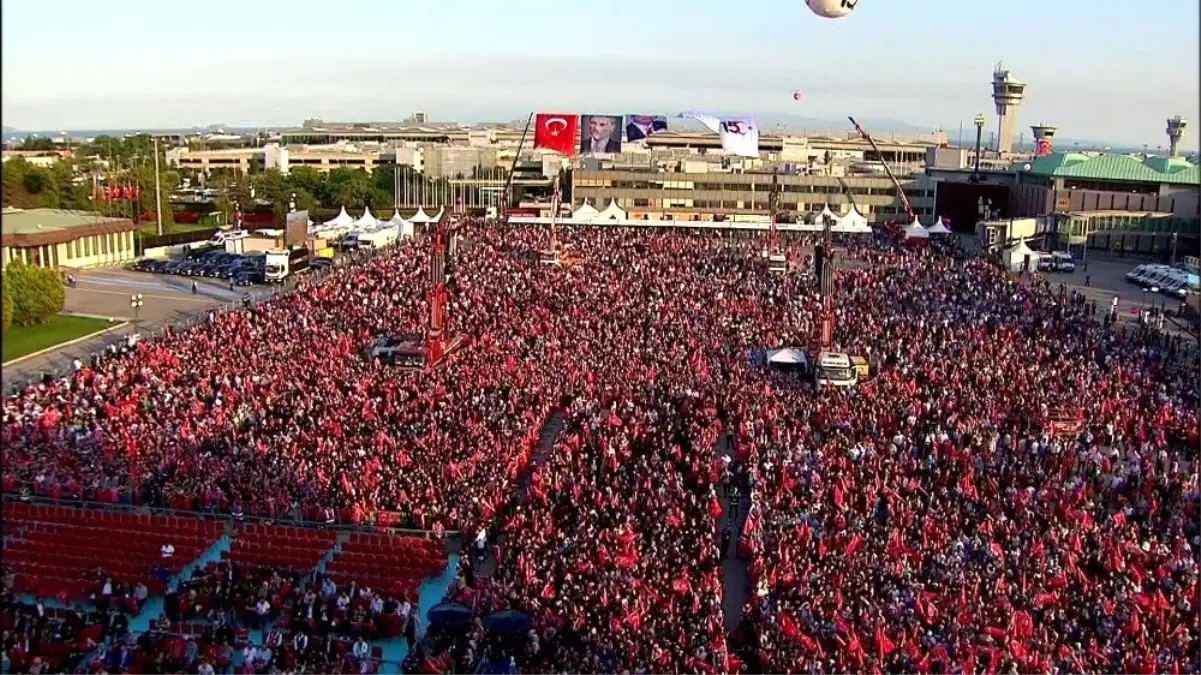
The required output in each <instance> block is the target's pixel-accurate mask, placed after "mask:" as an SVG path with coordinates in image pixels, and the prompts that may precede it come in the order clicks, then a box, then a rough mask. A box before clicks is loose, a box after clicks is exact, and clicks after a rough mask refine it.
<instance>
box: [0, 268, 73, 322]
mask: <svg viewBox="0 0 1201 675" xmlns="http://www.w3.org/2000/svg"><path fill="white" fill-rule="evenodd" d="M0 284H3V294H2V296H3V305H4V307H3V309H4V314H3V321H4V323H3V329H4V331H6V332H7V331H8V329H9V327H10V326H12V325H13V324H14V323H15V324H17V325H18V326H29V325H32V324H35V323H43V322H44V321H46V320H47V319H49V318H50V317H52V316H54V315H56V314H58V313H59V312H61V311H63V306H64V305H65V304H66V302H67V292H66V289H64V288H63V280H62V278H61V277H60V276H59V274H58V272H56V271H54V270H52V269H49V268H45V267H36V266H33V265H26V264H25V263H24V262H23V261H21V260H15V261H13V262H12V263H10V264H9V265H8V267H6V268H5V269H4V274H3V280H2V281H0Z"/></svg>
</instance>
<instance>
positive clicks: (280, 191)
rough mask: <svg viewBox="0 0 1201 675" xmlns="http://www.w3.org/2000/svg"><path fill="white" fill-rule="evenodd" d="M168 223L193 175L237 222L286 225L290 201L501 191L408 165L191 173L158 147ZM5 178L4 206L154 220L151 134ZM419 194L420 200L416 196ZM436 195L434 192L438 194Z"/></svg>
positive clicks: (477, 198)
mask: <svg viewBox="0 0 1201 675" xmlns="http://www.w3.org/2000/svg"><path fill="white" fill-rule="evenodd" d="M39 141H41V142H42V143H41V144H40V145H46V143H48V142H49V141H48V139H28V140H27V143H26V144H27V145H28V146H29V148H30V149H40V145H39ZM159 164H160V167H161V173H160V181H159V182H160V185H161V189H162V204H163V220H164V224H165V225H167V226H170V225H171V224H172V222H173V219H172V209H171V208H170V200H169V198H170V195H171V194H173V193H174V192H175V191H176V190H177V189H178V188H179V187H180V186H181V185H182V184H183V183H184V181H185V180H187V181H188V182H189V183H190V184H192V185H201V184H203V185H205V186H208V187H215V188H217V189H218V191H219V194H220V195H221V196H220V198H219V199H218V203H217V204H216V205H215V209H216V210H217V211H220V212H221V213H223V214H224V215H225V219H224V222H231V219H232V217H233V213H234V211H235V210H237V209H239V208H240V209H241V210H242V211H244V212H248V211H261V210H262V209H264V208H267V207H269V208H271V209H272V210H273V211H274V212H275V215H276V218H277V220H278V221H280V222H282V221H283V219H284V214H286V213H287V211H288V210H289V205H290V203H293V202H294V203H295V206H296V208H297V209H307V210H310V211H314V210H323V209H336V208H338V207H340V206H345V207H347V208H349V209H362V208H364V207H370V208H371V209H372V210H373V211H375V212H377V213H379V212H380V211H382V210H385V209H389V208H391V207H392V206H393V205H394V204H397V203H402V204H403V203H405V202H408V203H409V204H410V205H411V204H414V203H416V202H418V201H421V202H424V203H425V204H424V205H426V206H434V205H435V202H437V201H439V200H446V201H451V200H453V199H454V198H459V197H461V198H462V199H463V200H464V202H465V203H467V204H470V205H477V206H478V205H484V204H487V203H488V200H489V198H490V197H491V196H492V195H495V194H496V193H495V191H492V192H489V191H485V190H483V189H482V186H481V185H479V184H462V183H458V181H457V180H455V181H452V180H451V179H448V178H436V179H433V178H429V177H427V176H424V175H422V174H420V173H418V172H417V171H415V170H413V168H412V167H408V166H400V167H398V166H396V165H393V164H382V165H379V166H377V167H375V170H374V171H372V172H371V173H368V172H367V171H366V170H364V169H362V168H355V169H352V168H347V167H339V168H335V169H333V170H332V171H329V172H328V173H322V172H320V171H318V170H316V169H314V168H313V167H308V166H299V167H296V168H293V169H292V170H291V171H290V172H289V173H288V175H286V176H285V175H283V174H282V173H280V172H279V171H278V170H276V169H266V170H265V169H264V168H263V167H262V164H261V162H258V161H255V162H252V163H251V164H250V169H249V171H248V172H246V173H245V174H242V173H241V172H235V171H226V170H218V171H214V172H213V173H212V174H211V175H208V176H201V175H199V174H197V173H195V172H191V171H188V170H175V169H171V168H168V167H167V164H166V157H165V154H164V151H163V147H161V146H160V148H159ZM4 169H5V170H4V176H3V203H4V206H14V207H17V208H57V209H79V210H90V211H100V212H101V213H104V214H106V215H112V216H121V217H127V218H131V219H134V220H147V219H149V220H153V214H154V212H155V202H154V184H155V182H154V179H155V176H154V146H153V140H152V139H151V137H150V136H148V135H140V136H129V137H125V138H118V137H115V136H98V137H96V138H95V139H93V140H92V141H91V142H89V143H86V144H84V145H82V146H80V147H78V148H76V149H75V150H74V152H73V153H72V155H71V157H68V158H64V159H62V160H61V161H58V162H56V163H54V164H51V165H49V166H41V165H35V164H33V163H31V162H28V161H26V160H25V159H23V158H13V159H11V160H9V161H8V162H6V163H5V167H4ZM505 174H506V172H505V171H504V170H503V169H475V170H473V171H472V172H471V173H470V175H467V176H464V175H462V174H460V175H458V176H455V179H487V180H488V181H489V182H492V183H496V182H501V181H503V180H504V177H505ZM104 185H137V186H139V187H140V188H141V195H140V197H139V198H138V199H136V200H133V202H132V203H131V202H130V201H128V200H113V201H108V200H104V199H97V198H96V195H94V190H95V188H96V187H97V186H104ZM418 195H420V197H418ZM435 195H436V196H435Z"/></svg>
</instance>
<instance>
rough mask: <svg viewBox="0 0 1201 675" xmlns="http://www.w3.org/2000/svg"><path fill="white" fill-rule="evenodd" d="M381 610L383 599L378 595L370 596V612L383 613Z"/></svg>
mask: <svg viewBox="0 0 1201 675" xmlns="http://www.w3.org/2000/svg"><path fill="white" fill-rule="evenodd" d="M383 611H384V599H383V598H381V597H380V596H378V595H377V596H375V597H373V598H371V613H372V614H381V613H383Z"/></svg>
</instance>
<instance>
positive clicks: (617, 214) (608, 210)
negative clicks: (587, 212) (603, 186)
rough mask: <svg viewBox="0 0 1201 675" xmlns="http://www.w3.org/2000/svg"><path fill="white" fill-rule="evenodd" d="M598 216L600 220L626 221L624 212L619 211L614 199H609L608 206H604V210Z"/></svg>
mask: <svg viewBox="0 0 1201 675" xmlns="http://www.w3.org/2000/svg"><path fill="white" fill-rule="evenodd" d="M599 215H600V217H601V218H604V219H606V220H625V219H626V212H625V211H623V210H622V209H621V207H620V206H618V205H617V200H616V199H610V200H609V205H608V206H606V207H605V210H604V211H602V212H601V213H600V214H599Z"/></svg>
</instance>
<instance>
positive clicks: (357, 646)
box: [351, 638, 371, 660]
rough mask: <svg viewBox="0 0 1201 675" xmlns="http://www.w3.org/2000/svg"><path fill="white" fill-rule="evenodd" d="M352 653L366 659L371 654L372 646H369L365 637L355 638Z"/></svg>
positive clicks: (358, 657)
mask: <svg viewBox="0 0 1201 675" xmlns="http://www.w3.org/2000/svg"><path fill="white" fill-rule="evenodd" d="M351 654H353V655H354V657H355V658H356V659H359V660H362V659H365V658H367V657H368V656H369V655H370V654H371V647H369V646H367V643H366V642H365V641H364V640H363V638H359V639H358V640H355V643H354V648H353V649H352V650H351Z"/></svg>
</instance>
